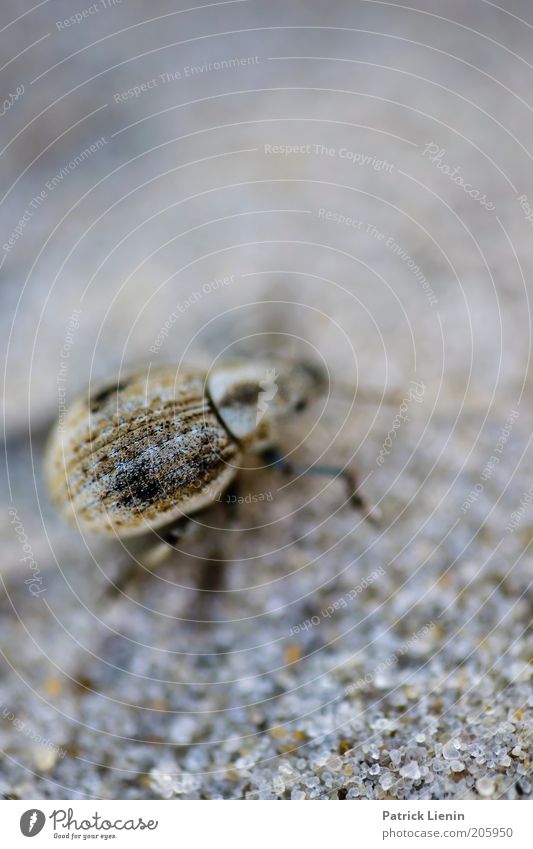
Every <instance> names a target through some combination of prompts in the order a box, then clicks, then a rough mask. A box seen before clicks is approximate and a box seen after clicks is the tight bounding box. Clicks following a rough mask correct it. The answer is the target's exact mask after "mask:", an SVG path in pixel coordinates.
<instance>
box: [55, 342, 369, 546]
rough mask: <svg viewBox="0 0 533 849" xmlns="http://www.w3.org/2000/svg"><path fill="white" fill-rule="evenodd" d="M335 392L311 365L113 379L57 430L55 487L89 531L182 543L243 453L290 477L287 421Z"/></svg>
mask: <svg viewBox="0 0 533 849" xmlns="http://www.w3.org/2000/svg"><path fill="white" fill-rule="evenodd" d="M327 385H328V378H327V375H326V373H325V371H324V370H323V369H322V368H321V367H319V366H318V365H315V364H313V363H309V362H304V361H294V362H288V363H287V362H283V361H281V360H280V361H278V360H274V359H273V360H269V361H264V360H260V361H253V360H249V361H239V362H230V363H227V364H221V365H217V366H216V367H214V368H213V369H212V371H210V372H209V373H207V374H206V373H205V372H204V371H201V370H197V369H190V368H186V369H178V370H176V368H175V367H173V366H161V367H157V368H153V367H151V368H148V369H146V370H140V371H135V372H132V373H131V374H128V375H126V376H125V377H120V378H119V379H116V380H113V381H110V382H108V383H106V384H104V385H101V386H98V387H97V388H96V389H94V390H91V391H88V392H87V393H86V395H84V396H83V397H81V398H80V399H79V400H77V401H76V402H74V403H73V404H72V406H70V408H69V409H68V411H67V412H66V414H65V415H64V416H63V418H62V419H61V420H60V422H58V424H57V425H56V427H55V430H54V431H53V433H52V435H51V438H50V441H49V445H48V448H47V455H46V472H47V479H48V487H49V491H50V494H51V496H52V499H53V500H54V501H55V503H56V505H57V506H58V507H59V508H60V510H61V511H62V513H63V514H64V515H65V516H66V517H67V518H70V519H71V520H72V521H75V522H76V523H77V524H78V526H79V527H80V529H82V530H84V529H86V530H90V531H94V532H96V533H100V534H107V535H118V536H119V537H123V538H126V537H133V536H136V535H140V534H143V533H146V532H147V531H150V530H152V531H154V530H155V531H157V532H158V536H159V538H160V539H162V540H163V541H164V542H165V543H166V544H167V545H170V546H172V545H175V544H176V542H177V541H178V540H179V538H180V537H181V535H182V534H183V532H184V529H185V526H186V523H187V521H188V517H190V516H192V515H193V514H195V513H198V512H199V511H201V510H203V509H205V508H207V507H209V506H210V505H212V504H213V503H214V502H215V501H216V500H218V499H220V496H221V494H222V493H224V492H225V491H226V490H227V488H228V486H229V485H230V484H231V483H232V480H233V479H234V478H235V476H236V475H237V473H238V471H239V467H240V464H241V459H242V457H243V456H244V454H246V453H249V452H252V453H253V452H255V453H258V454H260V455H261V456H262V457H263V458H264V460H265V462H266V463H271V464H273V465H275V466H276V468H278V469H279V470H280V471H282V472H285V473H287V474H290V473H294V472H298V473H300V472H301V471H303V470H301V469H296V468H295V467H294V466H292V465H291V464H290V463H288V462H287V461H285V460H283V459H282V457H281V456H280V454H279V452H278V450H277V445H278V434H279V431H280V428H282V425H283V421H284V420H286V419H287V418H288V417H290V416H292V415H294V414H297V413H300V412H301V411H302V410H304V409H305V408H306V407H307V405H308V404H309V403H310V402H311V401H313V400H314V399H315V398H317V397H319V396H320V395H321V394H323V392H324V391H325V389H326V388H327ZM310 471H312V472H313V473H316V474H326V475H336V474H338V475H340V476H341V477H342V478H343V480H344V483H345V485H346V487H347V488H348V490H349V492H348V495H349V498H350V501H351V503H352V504H353V505H354V506H355V507H357V508H360V509H361V510H363V512H365V513H367V514H368V515H369V516H370V515H371V514H370V511H367V508H366V507H365V504H364V502H363V499H362V497H361V495H360V494H359V492H358V483H357V479H356V476H355V473H354V472H353V471H350V470H347V469H344V470H336V469H332V468H331V467H328V466H314V467H312V468H311V469H310Z"/></svg>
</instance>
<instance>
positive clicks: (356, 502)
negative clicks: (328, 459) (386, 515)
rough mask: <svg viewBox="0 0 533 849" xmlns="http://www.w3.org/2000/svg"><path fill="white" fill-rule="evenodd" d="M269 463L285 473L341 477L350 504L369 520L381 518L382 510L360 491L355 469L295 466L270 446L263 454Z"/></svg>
mask: <svg viewBox="0 0 533 849" xmlns="http://www.w3.org/2000/svg"><path fill="white" fill-rule="evenodd" d="M261 457H262V459H263V460H264V462H265V463H267V464H268V465H271V466H274V467H275V468H277V469H279V470H280V472H282V473H283V474H285V475H291V476H292V475H321V476H324V477H328V478H336V477H340V478H341V479H342V481H343V482H344V485H345V487H346V493H347V495H348V499H349V501H350V504H351V505H352V506H353V507H355V508H356V509H357V510H360V511H361V513H362V514H363V517H364V518H365V519H367V520H368V521H369V522H372V523H374V524H375V523H377V522H378V521H379V519H380V518H381V511H380V510H379V508H377V507H373V508H371V507H369V505H368V504H367V502H366V501H365V499H364V498H363V496H362V495H361V493H360V491H359V490H360V488H361V484H360V482H359V476H358V474H357V472H356V471H355V469H339V468H338V467H336V466H310V467H309V468H306V467H304V466H295V465H294V464H293V463H291V462H290V460H287V459H286V458H285V457H283V456H282V455H281V454H280V453H279V451H278V450H277V449H276V448H268V449H267V450H266V451H264V452H263V453H262V455H261Z"/></svg>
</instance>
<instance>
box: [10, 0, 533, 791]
mask: <svg viewBox="0 0 533 849" xmlns="http://www.w3.org/2000/svg"><path fill="white" fill-rule="evenodd" d="M89 5H90V4H87V5H85V6H84V5H83V4H80V3H77V4H76V5H75V6H74V5H72V4H70V3H66V2H49V3H44V4H41V5H40V7H39V8H36V9H35V11H31V12H30V11H29V10H30V6H29V4H23V5H21V4H20V3H18V2H17V3H15V2H14V0H9V2H4V3H3V4H2V11H1V20H0V30H2V27H4V29H3V30H2V31H1V32H0V39H2V41H1V44H2V45H3V46H2V59H3V61H2V65H4V68H3V70H2V72H1V73H2V77H3V85H2V91H3V92H5V93H6V96H7V94H8V93H13V94H14V93H15V92H16V91H17V88H19V90H20V88H21V87H22V86H24V93H23V94H22V96H21V97H19V98H18V99H17V100H14V102H13V104H12V105H11V106H10V108H8V109H7V110H6V111H5V114H4V115H3V116H2V117H1V118H0V130H1V142H2V145H1V146H2V149H3V151H4V152H3V154H2V163H3V167H2V177H1V184H2V186H1V189H2V204H1V210H0V214H1V218H2V234H3V236H2V245H3V247H2V248H1V249H0V262H2V265H1V268H0V275H1V279H2V287H1V290H0V299H1V308H0V327H1V338H2V341H3V350H4V354H5V362H6V369H5V384H4V395H3V397H4V404H5V418H4V421H5V448H6V450H5V460H6V463H5V469H4V471H3V472H2V480H3V487H2V493H3V495H2V497H3V502H4V504H3V509H2V512H1V518H0V521H1V523H2V524H1V539H2V552H3V557H2V578H3V596H2V602H1V605H2V617H1V621H0V630H1V631H2V634H1V642H0V645H1V648H2V654H3V663H2V669H1V676H2V706H1V710H2V713H0V720H1V721H0V746H1V748H2V751H3V756H2V760H1V761H0V790H1V792H2V793H3V794H5V795H6V796H9V797H15V798H39V797H52V798H53V797H55V798H78V797H79V798H85V797H103V798H172V797H174V796H176V797H180V798H220V797H222V798H232V799H233V798H250V799H254V798H295V799H299V798H318V797H319V798H335V799H336V798H365V797H368V798H381V799H383V798H437V799H438V798H501V797H503V798H524V797H528V796H530V795H531V788H532V782H531V728H532V724H531V707H532V705H533V697H532V691H531V666H530V665H528V660H529V658H530V657H531V636H530V633H529V636H528V630H527V628H528V624H529V623H530V619H531V590H530V581H531V556H530V553H529V546H530V543H531V539H532V532H533V524H532V522H533V520H532V516H533V513H532V511H531V508H530V506H529V501H531V500H532V499H531V493H530V487H531V485H532V482H533V474H532V472H533V469H532V456H531V450H530V447H529V444H530V439H531V427H532V415H531V412H530V404H529V399H530V394H531V381H530V378H529V356H530V341H531V340H530V307H529V300H528V297H529V291H530V279H531V258H532V251H531V243H532V232H531V223H530V222H528V221H527V220H526V216H527V207H526V204H527V203H529V202H531V204H532V205H533V185H532V182H533V178H532V173H533V172H532V170H531V155H532V153H531V142H530V136H531V133H530V127H531V109H532V104H531V90H532V88H531V82H532V63H533V51H532V47H531V43H532V42H531V34H532V27H533V16H532V14H531V7H530V4H528V3H526V2H516V3H514V2H513V3H511V2H506V3H504V4H501V5H500V6H499V7H498V6H496V5H495V4H492V3H488V2H483V0H475V2H472V3H470V4H467V5H465V4H464V3H462V2H454V0H450V2H447V3H446V4H442V3H437V2H434V3H433V2H427V0H422V2H420V3H419V4H418V6H417V8H415V7H413V8H407V7H406V6H404V7H401V6H400V5H398V4H395V3H380V2H354V3H351V2H332V3H331V2H330V3H319V2H303V0H302V1H301V2H289V3H287V2H277V1H276V0H275V2H254V0H250V2H248V0H246V2H239V3H237V2H235V3H227V4H214V5H212V6H208V7H205V8H199V9H197V10H196V11H190V10H188V11H181V9H188V4H181V3H180V4H170V3H167V2H152V3H150V4H147V3H144V4H143V3H140V2H137V3H135V2H127V0H123V2H122V3H120V4H119V3H117V4H116V6H115V7H114V8H107V9H104V8H103V7H102V6H100V7H98V12H96V13H94V14H89V13H87V17H86V18H83V19H82V20H81V21H80V22H78V23H76V22H75V23H73V24H72V25H70V26H68V27H66V26H65V25H64V24H62V22H63V21H64V20H65V19H67V18H68V17H69V16H70V15H74V14H75V13H76V11H79V10H82V9H84V8H85V9H88V8H89ZM26 11H28V14H25V12H26ZM19 16H20V18H19V20H17V21H16V22H15V23H13V24H11V25H10V22H12V21H14V20H15V19H16V18H18V17H19ZM32 45H33V46H32ZM236 59H239V60H240V59H245V60H246V62H245V64H240V66H239V67H234V65H235V61H234V60H236ZM6 63H7V64H6ZM209 63H212V64H213V65H214V63H226V64H222V67H220V68H219V66H218V65H217V66H214V67H211V68H209ZM206 65H207V66H208V67H205V66H206ZM193 66H195V67H196V68H202V67H203V70H201V71H200V72H196V73H194V72H193V71H191V68H192V67H193ZM187 69H189V70H187ZM135 86H137V87H142V86H144V90H141V91H140V93H138V94H135V93H133V94H132V95H128V94H127V92H128V90H132V89H133V87H135ZM4 109H5V105H4ZM98 139H103V141H101V142H100V143H99V145H98V146H97V149H95V150H94V151H91V150H90V146H91V145H93V144H94V143H95V142H96V141H97V140H98ZM430 144H431V145H434V146H435V147H434V148H433V150H436V149H440V150H441V151H444V152H443V153H442V154H439V155H438V156H434V161H431V158H430V155H429V152H427V151H426V153H424V151H425V150H426V146H427V145H430ZM272 145H273V146H275V145H278V146H279V145H285V146H287V145H290V146H296V145H298V146H300V150H301V152H293V153H290V154H288V155H284V154H283V153H281V152H279V151H278V152H268V151H269V150H271V148H269V147H268V146H272ZM265 146H267V147H266V148H265ZM322 146H323V147H322ZM87 150H89V153H85V154H83V155H82V158H81V160H78V161H76V157H79V156H80V154H82V152H83V151H87ZM348 155H351V156H352V159H349V158H348ZM72 163H74V164H73V165H72ZM439 166H440V167H439ZM446 169H447V171H446ZM458 176H460V177H462V178H463V179H464V182H465V183H466V184H467V189H468V191H469V192H471V194H467V192H466V191H465V190H464V188H462V187H461V186H460V185H458V183H457V182H456V181H455V180H456V179H457V178H458ZM56 178H57V179H56ZM454 178H455V180H454ZM54 180H55V182H54ZM50 181H52V182H50ZM50 186H52V188H50ZM43 193H44V194H43ZM39 195H40V196H41V197H40V202H39V203H37V202H36V201H34V202H33V206H32V199H33V198H35V197H37V196H39ZM472 195H474V196H472ZM524 196H525V200H524ZM520 198H522V200H520ZM480 199H481V201H483V202H480ZM528 199H529V200H528ZM321 210H322V212H321ZM28 212H29V216H28V220H27V222H26V223H25V226H24V227H22V228H21V234H20V237H19V238H16V240H15V241H14V243H13V245H8V247H9V250H6V248H5V245H6V244H7V243H8V239H9V236H10V234H13V233H14V232H15V229H16V227H17V224H18V222H19V220H20V219H21V218H22V216H23V215H24V214H25V213H28ZM328 212H329V216H328ZM339 216H344V217H345V218H350V219H353V222H360V223H359V224H355V223H353V222H349V223H338V218H339ZM335 217H336V220H335ZM395 246H396V247H395ZM417 269H418V271H417ZM221 280H223V281H224V282H223V283H222V284H221V283H220V282H219V283H213V281H221ZM423 280H426V281H427V283H426V286H425V287H424V284H423ZM428 287H430V289H431V294H428ZM73 316H74V319H73ZM165 326H166V327H167V330H166V331H165V330H164V328H165ZM263 334H274V335H267V336H265V335H263ZM275 334H283V335H275ZM269 346H270V347H271V348H272V347H276V348H277V349H279V350H286V351H287V352H290V351H294V350H299V351H302V350H306V351H308V352H309V351H311V350H313V349H314V352H315V356H321V357H323V358H324V360H325V361H326V363H327V364H328V367H329V368H330V370H331V373H332V376H333V379H334V381H335V380H336V381H337V383H339V382H344V383H347V384H353V383H355V382H358V384H359V385H360V386H362V387H367V388H371V389H374V390H376V391H379V392H381V391H382V390H383V389H385V390H387V391H394V392H399V393H400V397H405V396H406V395H407V394H408V392H409V388H410V386H412V384H411V381H413V380H416V381H418V382H419V384H420V383H421V384H423V386H424V391H423V397H422V400H421V403H416V402H415V401H413V400H412V399H411V400H410V401H409V403H408V408H409V409H408V413H407V416H408V421H404V422H402V424H401V427H400V428H399V429H398V431H397V432H396V431H395V433H396V436H395V437H394V439H392V446H391V448H390V453H388V454H383V453H382V454H381V457H382V458H384V462H383V463H380V462H379V460H378V458H379V457H380V451H381V450H382V448H383V444H384V440H385V439H386V437H387V433H388V432H389V431H390V430H391V428H392V427H393V422H394V419H395V416H396V415H397V413H398V409H397V407H394V406H392V407H387V406H381V407H379V406H377V405H372V404H364V403H359V404H356V407H355V410H350V401H349V399H348V398H343V397H340V398H339V397H337V398H336V399H331V400H330V401H329V402H328V404H327V406H326V408H325V411H324V415H323V416H322V418H321V419H320V422H319V424H318V425H317V426H316V427H314V428H313V426H314V425H315V422H316V417H317V413H316V410H310V411H309V413H308V414H306V416H305V418H304V419H302V420H301V421H300V422H298V421H294V422H291V424H290V427H289V428H288V429H287V434H286V446H285V445H284V447H290V446H293V445H296V444H298V443H299V442H300V441H303V443H304V444H303V445H302V446H301V447H300V448H299V457H300V458H301V459H302V461H304V460H305V461H307V462H312V461H314V460H316V459H317V458H318V457H319V456H320V455H321V454H324V456H325V457H326V459H327V461H328V462H331V463H340V464H344V463H347V462H353V463H355V464H356V465H357V466H358V468H359V470H360V472H361V476H362V478H363V479H364V481H365V483H364V488H365V492H366V494H367V496H368V498H369V500H370V501H371V502H375V503H379V504H380V507H381V509H382V511H383V520H382V523H381V525H380V527H379V528H377V529H376V528H374V527H372V526H370V525H369V524H368V523H364V522H363V521H362V520H361V518H360V516H358V515H356V514H354V513H353V512H352V511H351V510H350V508H349V507H348V506H343V500H344V499H343V490H342V487H341V486H340V484H339V483H338V482H336V483H332V484H331V485H330V486H328V485H327V482H324V481H323V480H313V479H300V480H299V481H297V482H295V483H294V484H293V485H291V486H288V487H283V485H284V484H285V483H286V482H285V481H284V480H282V479H280V478H279V475H277V474H276V473H275V472H272V473H271V474H267V473H266V472H265V473H261V474H260V475H257V476H256V475H248V476H247V477H246V478H245V481H244V482H243V493H244V494H246V493H248V492H254V493H260V492H262V493H265V492H268V493H272V500H271V501H268V502H263V503H257V502H256V503H255V504H251V505H243V507H242V510H241V511H240V515H239V517H238V518H237V519H236V520H235V522H234V524H233V525H232V529H231V530H224V528H223V525H224V522H225V519H224V517H223V516H222V515H221V513H220V510H218V511H217V510H215V511H213V515H212V516H211V515H210V516H208V517H203V519H202V521H206V522H207V523H208V524H213V525H218V526H221V527H220V529H219V530H210V531H208V532H206V531H202V529H201V528H197V529H196V530H195V531H193V533H192V534H191V535H190V536H189V537H188V538H187V540H186V542H185V543H184V549H185V550H184V553H183V554H182V555H180V556H178V557H176V558H175V559H174V560H173V561H170V562H169V563H167V564H166V565H165V566H164V567H163V568H162V570H161V573H160V574H159V575H158V576H155V577H153V578H152V579H145V580H144V581H140V582H139V585H138V586H136V587H130V591H129V594H128V597H120V598H119V599H117V600H115V601H104V602H103V601H102V597H103V596H104V593H105V588H106V586H107V581H108V580H109V579H110V578H113V577H115V576H116V574H117V572H118V570H119V566H120V563H121V562H122V559H123V553H122V552H121V551H120V548H119V546H118V545H117V546H113V545H111V544H106V543H102V542H99V541H98V540H93V539H88V538H83V537H82V536H81V535H80V533H79V532H78V531H77V530H73V529H70V528H68V527H66V526H64V525H63V524H62V523H61V521H60V520H59V519H58V518H57V517H56V515H55V514H54V511H53V509H52V508H51V506H50V505H49V503H48V501H47V497H46V493H45V489H44V485H43V479H42V457H43V450H44V439H45V436H46V433H47V431H48V429H49V427H50V426H51V424H52V422H53V420H54V419H55V417H56V416H57V413H58V404H59V402H60V400H61V398H60V395H59V392H58V390H62V389H64V390H65V393H66V403H67V404H68V402H69V399H72V398H73V397H75V395H76V394H77V393H78V392H79V391H82V390H83V388H84V387H85V386H86V384H87V383H88V382H89V381H92V380H96V379H100V378H102V377H106V376H109V375H112V374H114V373H116V372H117V371H119V370H120V369H122V368H125V367H128V366H130V365H137V364H139V363H141V362H146V361H149V360H151V361H152V362H154V363H156V362H157V363H159V362H170V363H174V364H176V363H178V362H179V361H180V359H181V358H185V359H186V360H187V361H192V362H196V363H200V364H204V365H205V366H206V367H207V366H210V365H211V364H212V362H213V361H214V360H215V358H217V357H219V356H221V355H223V354H224V352H226V351H228V350H229V352H230V353H233V352H240V353H245V354H247V355H250V354H251V353H252V352H253V351H254V350H265V349H268V347H269ZM151 349H152V350H151ZM154 349H155V350H154ZM513 411H516V412H517V413H518V415H514V413H513ZM308 434H309V435H308ZM491 458H493V460H492V462H491ZM494 458H495V459H494ZM487 464H489V466H487ZM528 493H529V495H528ZM9 510H11V512H9ZM517 511H518V513H517ZM513 512H515V514H517V516H516V515H515V519H514V521H515V523H516V527H511V526H510V525H509V523H511V524H512V523H513V517H512V514H513ZM255 525H260V526H261V527H259V528H255V529H253V528H254V526H255ZM17 531H18V533H17ZM24 535H25V536H24ZM23 544H26V545H29V546H30V549H31V558H32V560H29V559H27V560H26V561H22V559H21V558H22V557H23V556H24V555H25V556H26V557H27V558H28V557H30V555H29V554H28V551H27V550H26V551H24V550H23V549H22V545H23ZM213 556H215V557H219V558H221V559H227V560H228V563H227V566H226V570H225V574H226V584H225V590H224V591H223V592H221V593H218V594H215V593H213V594H205V593H204V598H203V600H202V602H200V601H199V593H198V590H197V586H198V575H199V572H200V570H201V566H202V562H203V559H206V558H207V559H209V558H210V557H213ZM30 562H33V563H34V564H35V565H34V566H33V567H30V566H29V563H30ZM36 570H38V575H37V573H36ZM374 573H378V577H377V578H376V579H375V580H374V579H372V580H371V581H370V586H368V587H366V588H362V589H361V586H362V585H361V582H362V581H363V579H365V578H368V576H369V575H372V574H374ZM32 575H33V577H34V578H35V577H36V576H37V577H39V578H40V579H41V582H40V583H39V584H35V583H34V584H33V587H34V588H37V587H39V589H42V590H43V591H42V592H40V593H39V594H38V595H36V596H35V597H33V596H32V595H31V592H30V589H29V587H30V586H31V585H30V584H28V583H27V581H28V578H30V577H31V576H32ZM25 582H26V583H25ZM354 588H355V589H354ZM350 593H352V596H353V598H352V597H350ZM205 596H207V597H205ZM341 600H342V601H341ZM330 608H332V609H333V612H332V613H328V611H329V610H330ZM317 619H318V620H319V621H318V623H317V622H316V620H317ZM306 622H311V626H309V625H304V626H302V623H306ZM299 626H300V627H299ZM425 626H429V627H427V628H426V630H425V631H424V627H425ZM40 738H42V739H41V742H40V743H39V739H40ZM43 741H44V742H43Z"/></svg>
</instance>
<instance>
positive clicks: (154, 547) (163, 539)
mask: <svg viewBox="0 0 533 849" xmlns="http://www.w3.org/2000/svg"><path fill="white" fill-rule="evenodd" d="M190 522H191V520H190V518H189V516H181V517H180V518H179V519H177V520H176V521H175V522H173V523H172V524H171V525H168V526H167V527H166V528H164V529H163V530H162V531H160V532H154V533H157V536H158V538H156V539H155V541H153V542H150V543H149V544H148V543H147V542H146V540H143V541H141V542H137V543H136V544H134V546H133V550H132V551H128V554H129V555H130V557H129V562H128V563H127V565H126V566H125V568H124V569H122V570H121V573H120V574H119V575H118V577H117V579H116V580H115V581H114V582H112V584H111V586H110V587H109V589H108V590H107V592H106V595H107V596H118V595H124V592H125V589H126V588H127V587H128V586H129V584H131V583H133V582H134V581H135V582H139V581H141V580H143V579H144V578H146V577H149V576H150V575H151V574H152V572H154V571H155V570H156V569H157V568H158V566H159V565H160V564H161V563H162V562H163V561H164V560H166V559H167V557H169V555H170V554H171V553H172V552H173V551H175V550H176V545H177V544H178V543H179V541H180V540H181V539H182V538H183V535H184V534H185V532H186V530H187V528H188V527H189V525H190Z"/></svg>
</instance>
